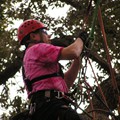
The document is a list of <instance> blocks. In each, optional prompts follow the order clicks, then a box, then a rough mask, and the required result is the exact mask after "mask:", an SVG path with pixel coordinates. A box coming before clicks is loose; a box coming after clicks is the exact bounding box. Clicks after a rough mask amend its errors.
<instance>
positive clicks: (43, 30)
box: [40, 29, 48, 35]
mask: <svg viewBox="0 0 120 120" xmlns="http://www.w3.org/2000/svg"><path fill="white" fill-rule="evenodd" d="M40 31H41V32H43V33H45V34H46V35H48V33H47V30H46V29H40Z"/></svg>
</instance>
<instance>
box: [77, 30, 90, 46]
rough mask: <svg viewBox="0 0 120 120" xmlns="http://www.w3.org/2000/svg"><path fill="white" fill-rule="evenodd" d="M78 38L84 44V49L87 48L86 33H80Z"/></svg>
mask: <svg viewBox="0 0 120 120" xmlns="http://www.w3.org/2000/svg"><path fill="white" fill-rule="evenodd" d="M78 37H79V38H81V39H82V41H83V43H84V45H85V46H86V47H88V34H87V32H86V31H82V32H80V33H79V35H78Z"/></svg>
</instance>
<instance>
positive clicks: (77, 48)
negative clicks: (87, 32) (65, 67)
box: [59, 38, 83, 60]
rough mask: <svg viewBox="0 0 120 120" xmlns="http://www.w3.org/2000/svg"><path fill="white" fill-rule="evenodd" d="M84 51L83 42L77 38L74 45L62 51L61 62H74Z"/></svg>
mask: <svg viewBox="0 0 120 120" xmlns="http://www.w3.org/2000/svg"><path fill="white" fill-rule="evenodd" d="M82 49H83V41H82V39H81V38H77V39H76V41H75V42H74V43H72V44H71V45H69V46H68V47H65V48H63V49H62V51H61V54H60V57H59V60H72V59H75V58H78V57H79V56H80V54H81V52H82Z"/></svg>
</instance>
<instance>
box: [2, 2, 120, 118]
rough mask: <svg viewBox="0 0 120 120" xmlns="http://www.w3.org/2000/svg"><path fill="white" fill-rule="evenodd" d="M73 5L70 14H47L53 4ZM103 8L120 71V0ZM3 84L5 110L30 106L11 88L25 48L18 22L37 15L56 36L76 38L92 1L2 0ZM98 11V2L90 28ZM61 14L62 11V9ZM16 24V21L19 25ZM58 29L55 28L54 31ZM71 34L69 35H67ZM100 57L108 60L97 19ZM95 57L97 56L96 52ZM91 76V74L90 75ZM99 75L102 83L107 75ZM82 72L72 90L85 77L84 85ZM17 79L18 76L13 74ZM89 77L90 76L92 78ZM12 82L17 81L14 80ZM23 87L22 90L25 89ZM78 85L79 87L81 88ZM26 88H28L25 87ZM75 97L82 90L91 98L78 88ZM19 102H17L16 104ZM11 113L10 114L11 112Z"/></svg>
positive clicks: (103, 4) (84, 98) (96, 48)
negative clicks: (19, 35)
mask: <svg viewBox="0 0 120 120" xmlns="http://www.w3.org/2000/svg"><path fill="white" fill-rule="evenodd" d="M66 5H69V10H68V11H67V16H66V17H58V18H57V19H56V18H53V17H51V16H50V15H49V14H47V10H48V9H49V8H52V9H53V10H54V9H59V8H64V7H66ZM100 5H101V10H102V16H103V22H104V27H105V32H106V35H107V41H108V47H109V52H110V55H111V59H112V65H113V66H114V69H115V72H116V73H117V74H120V53H119V51H120V41H119V38H120V34H119V33H120V14H118V13H119V10H120V2H119V0H114V1H113V0H105V1H102V2H101V4H100ZM0 6H1V7H0V28H1V29H0V40H1V41H0V45H1V46H0V84H1V87H2V90H3V91H2V92H1V94H0V104H1V107H2V108H4V109H5V110H6V109H8V108H12V111H11V112H9V113H10V114H11V115H13V114H15V112H20V111H22V110H23V109H24V108H25V107H26V102H25V101H23V100H22V98H21V97H20V96H19V95H16V96H15V97H14V99H13V100H11V98H10V96H9V91H10V88H9V87H8V82H7V81H8V79H9V78H13V77H14V76H15V74H16V73H17V72H19V71H20V68H21V64H22V54H23V52H22V50H21V47H20V46H19V43H18V41H17V36H16V35H17V31H16V28H17V27H16V26H15V27H13V26H14V22H16V21H18V23H17V24H19V21H23V20H26V19H30V18H35V19H38V20H40V21H42V22H43V23H45V24H46V25H47V27H48V28H50V31H51V32H52V33H53V35H54V38H56V37H60V38H63V39H64V38H65V37H63V36H70V35H71V36H72V38H73V39H74V38H75V37H76V36H77V34H78V32H79V31H80V29H82V26H83V24H84V21H83V19H84V17H85V15H86V10H87V6H88V1H86V0H70V1H69V0H59V1H58V0H47V1H45V0H1V1H0ZM93 11H94V2H93V3H92V7H91V9H90V13H89V19H88V23H87V26H86V30H87V31H88V32H90V30H91V24H92V17H93ZM58 14H59V13H58ZM17 24H16V25H17ZM53 31H54V32H53ZM66 38H67V37H66ZM92 50H93V51H95V52H96V53H97V54H98V55H99V57H100V59H102V60H104V63H105V62H106V61H107V58H106V52H105V49H104V42H103V38H102V34H101V31H100V25H99V22H98V20H97V22H96V26H95V43H94V46H93V48H92ZM94 57H95V56H94ZM94 57H93V56H92V57H91V59H92V60H93V61H95V62H96V64H95V65H96V68H97V69H98V70H99V71H100V72H101V73H102V75H105V74H106V75H108V76H109V74H108V71H107V72H106V68H104V67H102V66H101V64H100V62H99V61H97V60H96V59H94ZM88 78H89V77H88ZM98 78H100V81H99V82H100V83H101V82H102V81H103V80H104V79H105V78H104V76H101V75H100V74H99V72H98ZM80 79H81V78H80V76H78V81H77V82H76V83H75V85H74V87H73V89H72V90H71V91H76V87H77V86H78V82H79V81H81V85H83V86H84V87H85V85H84V81H82V80H80ZM13 80H14V78H13ZM88 80H89V79H88ZM11 84H15V85H16V83H15V82H14V81H13V82H11ZM95 88H96V84H94V86H93V89H94V90H95ZM23 89H24V88H22V89H21V90H23ZM77 89H78V88H77ZM23 91H24V90H23ZM77 93H78V94H76V97H75V98H78V99H76V101H79V99H80V98H81V96H80V95H79V93H81V94H82V98H81V102H83V103H84V102H85V103H86V102H89V101H87V100H88V93H87V91H86V90H83V91H82V92H81V91H79V90H78V91H77ZM16 103H17V104H16ZM7 115H8V114H7ZM7 115H6V113H4V114H3V119H5V120H6V119H8V118H7Z"/></svg>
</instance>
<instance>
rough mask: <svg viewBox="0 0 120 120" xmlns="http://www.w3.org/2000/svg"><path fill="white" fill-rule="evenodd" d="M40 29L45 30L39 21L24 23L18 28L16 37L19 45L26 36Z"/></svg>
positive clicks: (31, 20) (32, 20)
mask: <svg viewBox="0 0 120 120" xmlns="http://www.w3.org/2000/svg"><path fill="white" fill-rule="evenodd" d="M40 28H45V29H47V28H46V27H45V26H44V24H43V23H42V22H40V21H37V20H34V19H29V20H26V21H24V22H23V23H22V24H21V25H20V26H19V28H18V34H17V36H18V40H19V42H20V44H22V43H21V42H22V40H23V38H24V37H25V36H26V35H28V34H29V33H31V32H33V31H35V30H37V29H40Z"/></svg>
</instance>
